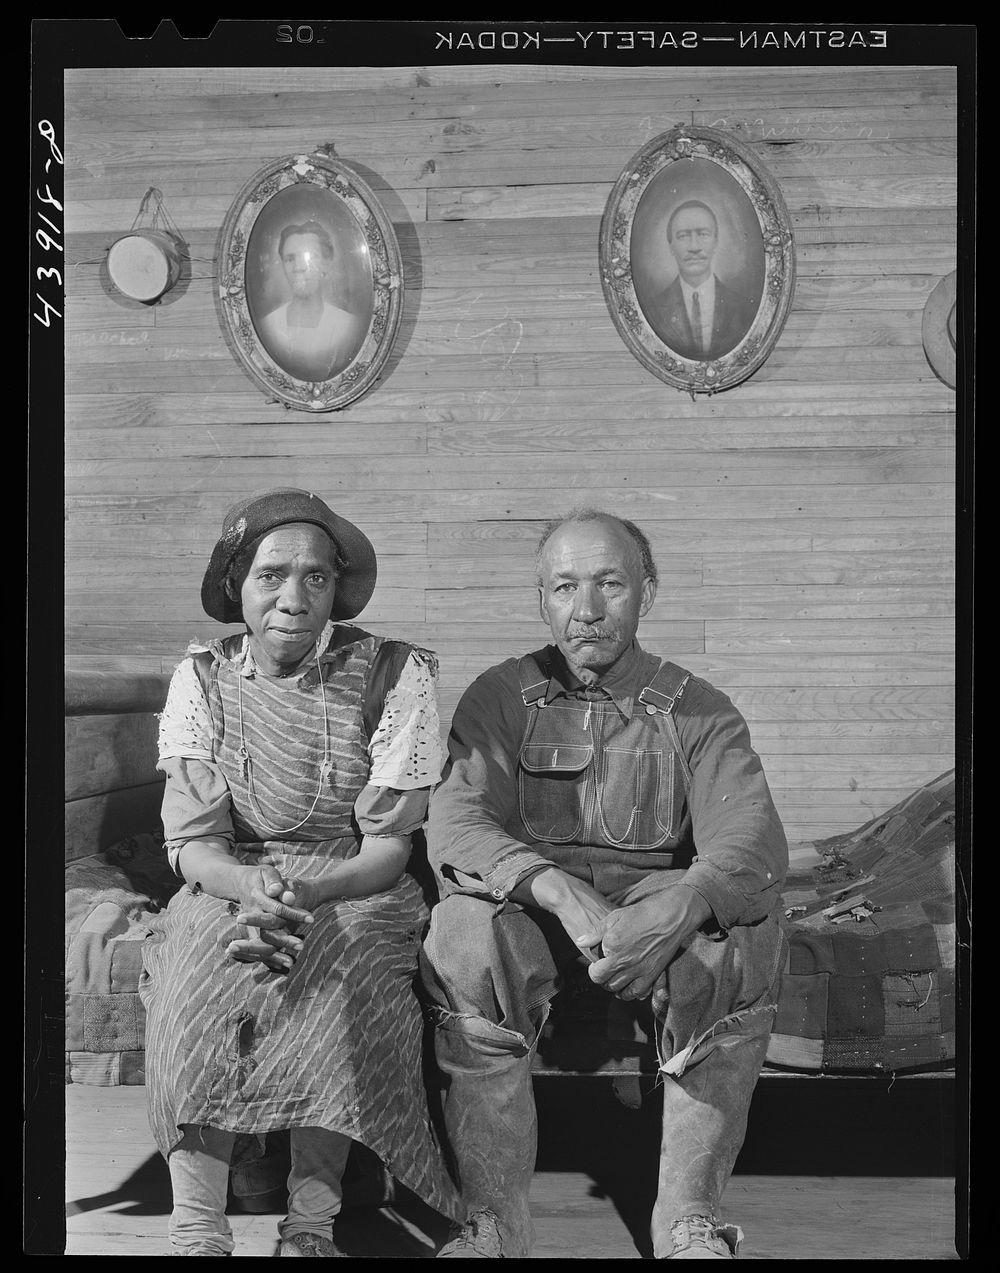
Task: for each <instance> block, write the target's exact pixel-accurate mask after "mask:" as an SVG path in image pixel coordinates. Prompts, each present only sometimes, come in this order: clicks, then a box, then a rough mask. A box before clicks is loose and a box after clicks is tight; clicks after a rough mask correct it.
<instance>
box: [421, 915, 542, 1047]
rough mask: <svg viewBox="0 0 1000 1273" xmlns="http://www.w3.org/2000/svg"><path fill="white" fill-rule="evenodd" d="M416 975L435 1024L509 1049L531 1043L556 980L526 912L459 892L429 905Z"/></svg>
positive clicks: (539, 937) (533, 923)
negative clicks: (424, 936)
mask: <svg viewBox="0 0 1000 1273" xmlns="http://www.w3.org/2000/svg"><path fill="white" fill-rule="evenodd" d="M420 974H421V978H422V980H423V984H424V989H425V990H426V992H427V996H428V998H429V999H430V1000H431V1002H432V1004H433V1005H434V1011H435V1014H436V1015H435V1020H436V1021H437V1023H438V1025H439V1028H440V1027H443V1028H451V1029H457V1030H461V1031H463V1032H465V1033H467V1034H470V1035H477V1036H481V1037H482V1038H484V1039H487V1038H489V1039H492V1040H493V1041H494V1042H495V1043H497V1045H498V1046H504V1047H506V1048H507V1049H508V1050H509V1049H510V1048H511V1047H514V1048H516V1047H518V1046H520V1047H522V1048H527V1047H530V1046H531V1044H532V1043H533V1042H534V1040H535V1038H536V1037H537V1033H538V1030H539V1028H540V1024H541V1021H542V1020H544V1016H545V1013H546V1012H547V1005H548V1002H549V1000H550V999H551V998H552V996H553V995H554V994H555V992H556V987H557V984H558V975H557V971H556V965H555V961H554V960H553V957H552V953H551V951H550V950H549V947H548V943H547V941H546V939H545V936H544V934H543V933H542V931H541V929H540V928H539V926H538V924H537V923H536V922H535V921H534V920H533V919H532V917H531V916H530V915H529V914H528V913H527V912H525V911H523V910H521V909H520V908H519V907H516V906H513V905H507V906H505V907H504V908H503V909H502V910H501V909H500V908H499V907H497V906H496V905H495V904H494V903H492V902H488V901H486V900H484V899H481V898H475V897H466V896H463V895H454V896H451V897H446V898H445V899H444V900H443V901H442V902H440V903H439V904H438V905H437V906H436V907H435V908H434V910H433V912H432V914H431V925H430V930H429V931H428V934H427V937H426V939H425V941H424V945H423V948H422V950H421V955H420ZM449 1022H450V1023H452V1024H451V1025H450V1026H448V1025H447V1023H449ZM475 1022H478V1023H480V1024H473V1023H475ZM489 1027H492V1029H491V1028H489Z"/></svg>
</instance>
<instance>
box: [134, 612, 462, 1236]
mask: <svg viewBox="0 0 1000 1273" xmlns="http://www.w3.org/2000/svg"><path fill="white" fill-rule="evenodd" d="M350 631H351V634H352V636H353V635H355V634H356V635H357V636H358V638H359V639H356V640H351V641H350V642H349V643H348V644H346V645H340V646H339V647H338V646H336V645H334V646H331V647H328V652H327V653H326V654H324V655H323V657H322V659H321V667H322V675H323V681H324V685H325V696H326V713H327V718H328V723H329V732H330V737H331V740H332V752H331V759H332V761H333V768H332V772H331V773H330V775H329V777H328V779H327V780H326V782H325V783H323V785H322V788H321V790H320V794H319V799H318V801H317V803H316V807H315V809H314V810H313V812H312V814H311V815H310V816H309V818H308V820H307V821H306V822H305V823H304V825H302V826H301V827H299V828H298V829H297V830H294V831H290V833H289V834H288V835H287V836H284V835H282V834H281V833H280V832H275V831H274V830H269V829H267V827H265V826H264V825H262V824H261V821H260V816H259V815H263V820H264V822H266V823H267V824H269V825H270V827H271V828H282V827H289V828H291V827H292V826H293V824H295V823H297V822H299V821H300V819H301V818H302V817H303V816H304V814H305V813H306V811H307V810H308V809H309V808H310V806H311V805H312V802H313V798H314V797H315V796H316V793H317V784H318V775H319V767H320V762H321V761H322V759H323V733H324V716H323V710H324V709H323V701H322V696H321V688H320V683H319V673H318V671H317V669H316V666H315V664H314V665H312V666H311V669H310V670H309V671H308V672H307V673H306V674H305V675H302V676H300V677H298V678H288V679H285V680H279V679H272V678H269V677H265V676H262V675H260V674H259V673H256V674H254V673H252V672H251V673H250V674H247V669H246V666H245V664H242V665H241V662H240V659H239V658H238V657H236V656H237V652H238V650H239V648H240V644H241V641H242V638H240V637H236V638H227V639H226V640H225V641H223V642H216V643H213V645H212V647H210V649H211V650H212V651H213V652H214V656H213V657H212V659H211V662H210V663H209V660H208V659H207V658H205V659H204V660H203V668H204V671H203V672H202V678H203V680H202V684H203V687H204V692H205V698H204V701H203V702H198V703H196V704H195V707H194V708H193V709H192V710H193V711H194V712H195V714H197V713H198V712H200V713H201V714H202V716H205V709H206V705H207V711H208V715H209V716H210V721H211V730H212V740H211V741H212V758H211V760H208V759H205V758H200V759H199V758H197V757H192V758H189V759H188V760H187V761H186V762H185V763H186V766H187V767H186V768H184V769H183V772H182V773H181V775H180V777H177V776H176V775H175V774H174V773H173V771H172V770H171V768H170V766H169V765H165V764H164V763H163V761H162V760H161V767H162V768H166V769H167V772H168V788H169V786H170V783H171V780H174V781H175V782H177V783H178V785H179V786H184V784H185V783H187V784H188V786H189V787H190V786H192V784H193V787H194V788H196V790H195V792H194V795H193V796H192V795H191V791H190V790H189V791H188V792H187V795H186V796H185V797H183V798H186V799H188V802H189V803H192V802H193V803H194V804H195V805H197V802H198V798H199V794H198V793H199V791H206V792H207V795H206V797H205V800H204V803H205V818H204V823H203V824H202V825H197V823H198V817H197V813H196V814H195V815H194V816H193V818H191V817H189V818H188V819H187V821H188V824H189V825H188V827H187V828H186V831H187V834H186V838H195V837H194V836H192V835H191V828H192V825H193V826H194V830H195V832H196V834H201V835H209V834H218V833H219V830H221V831H222V833H224V834H225V833H226V832H227V831H228V838H229V839H230V840H231V842H232V845H233V851H234V853H235V854H236V856H237V857H239V858H240V859H241V860H242V861H243V862H245V863H248V864H249V863H253V862H255V861H257V860H258V858H259V857H260V855H262V854H267V855H268V856H269V860H270V861H271V862H273V864H274V865H275V867H276V868H277V869H278V871H279V872H281V873H282V874H286V873H287V874H288V875H289V876H292V877H298V878H304V879H310V878H316V877H317V876H319V875H320V874H321V873H323V872H324V870H326V869H328V867H329V864H330V862H331V861H332V860H336V859H346V858H349V857H353V856H354V855H355V854H356V853H357V852H358V849H359V834H358V831H357V829H356V826H357V823H356V821H355V822H354V824H353V825H352V820H353V819H355V818H356V816H357V815H356V810H355V805H356V802H357V801H358V797H359V796H360V795H361V794H362V793H363V792H365V791H366V789H367V790H368V791H371V788H370V787H368V782H369V769H370V764H371V761H370V757H369V751H368V745H367V744H368V740H367V737H366V734H365V732H364V726H363V718H362V701H363V691H364V686H365V681H366V677H367V674H368V672H369V670H370V668H371V665H372V661H373V659H374V656H375V652H376V650H377V649H378V646H379V644H380V638H377V637H373V636H370V635H369V634H367V633H363V632H361V630H360V629H351V630H350ZM206 665H207V666H206ZM183 670H184V664H181V666H180V667H179V668H178V672H177V673H175V680H177V678H178V676H179V675H180V674H181V673H182V671H183ZM190 670H191V669H190V667H189V668H188V669H187V672H188V681H189V682H190V680H191V678H190ZM169 707H170V699H169V698H168V709H169ZM165 715H166V713H165ZM205 719H206V720H207V719H208V717H205ZM161 741H162V732H161ZM241 744H245V747H246V750H247V751H248V752H249V753H250V755H251V757H252V759H253V769H252V775H253V794H254V800H253V801H252V800H251V799H250V795H249V791H248V782H247V777H246V773H245V770H244V766H243V763H242V758H241V756H240V747H241ZM195 750H196V749H195ZM161 754H162V751H161ZM199 775H200V776H199ZM213 780H214V781H216V782H217V784H218V787H217V789H216V790H215V791H213V790H212V782H213ZM220 792H221V795H220ZM255 805H256V807H254V806H255ZM167 810H168V802H167V801H166V800H165V802H164V825H165V830H166V834H167V842H168V846H169V845H170V842H171V836H172V831H176V829H177V828H176V826H174V827H173V828H172V827H171V826H170V825H168V821H169V820H170V819H168V813H167ZM258 811H259V814H258ZM418 820H419V818H418ZM391 822H392V819H391V817H390V819H389V825H385V826H382V827H380V828H379V830H380V832H381V833H383V834H393V833H401V831H402V829H403V828H398V827H393V826H392V825H391ZM405 829H411V828H409V827H407V828H405ZM236 912H237V906H236V904H235V903H231V902H227V901H224V900H220V899H218V898H215V897H211V896H209V895H207V894H205V893H202V892H195V891H193V890H192V889H191V888H182V889H181V890H180V892H179V893H178V894H176V895H175V897H174V898H173V900H172V901H171V903H170V906H169V909H168V912H167V922H166V924H165V925H164V931H163V933H162V934H161V936H160V938H159V940H158V941H149V942H147V943H146V950H145V954H144V963H145V971H144V975H143V979H142V983H141V986H140V993H141V994H142V998H143V1001H144V1003H145V1006H146V1010H147V1027H146V1057H147V1061H146V1064H147V1069H146V1073H147V1078H146V1084H147V1095H148V1101H149V1117H150V1125H151V1127H152V1130H153V1134H154V1137H155V1139H156V1143H157V1145H158V1147H159V1148H160V1150H161V1152H162V1153H163V1154H164V1155H166V1154H168V1153H169V1152H170V1150H171V1148H172V1147H173V1146H174V1145H175V1144H176V1143H177V1142H178V1140H179V1139H180V1137H181V1134H182V1133H181V1130H180V1128H181V1125H182V1124H187V1123H191V1124H196V1125H203V1126H204V1125H207V1126H212V1127H217V1128H221V1129H224V1130H229V1131H235V1132H240V1133H252V1134H258V1135H262V1134H263V1133H266V1132H268V1131H278V1130H282V1129H286V1128H291V1127H323V1128H327V1129H329V1130H332V1131H337V1132H341V1133H342V1134H344V1135H346V1136H350V1137H351V1138H352V1139H354V1140H357V1141H360V1142H362V1143H363V1144H364V1145H367V1146H368V1147H369V1148H370V1149H371V1150H373V1151H374V1152H375V1153H376V1154H377V1155H378V1156H379V1158H380V1159H381V1160H382V1161H383V1162H384V1163H385V1165H386V1167H387V1168H388V1169H389V1171H390V1172H391V1173H392V1175H393V1176H394V1177H395V1178H396V1179H397V1180H398V1181H400V1182H401V1183H402V1184H404V1185H405V1186H407V1187H408V1188H409V1189H411V1190H413V1192H414V1193H416V1194H417V1195H418V1196H419V1197H421V1198H422V1199H424V1201H426V1202H427V1203H428V1204H429V1205H431V1206H432V1207H434V1208H435V1209H437V1210H438V1211H441V1212H443V1213H445V1214H448V1215H453V1214H455V1210H456V1198H455V1193H454V1189H453V1187H452V1185H451V1182H450V1179H449V1177H448V1175H447V1172H446V1169H445V1167H444V1163H443V1160H442V1157H441V1154H440V1151H439V1148H438V1145H437V1143H436V1140H435V1137H434V1134H433V1132H432V1129H431V1125H430V1121H429V1118H428V1113H427V1099H426V1093H425V1089H424V1084H423V1075H422V1063H421V1039H422V1018H421V1013H420V1009H419V1004H418V1002H417V999H416V997H415V995H414V977H415V974H416V969H417V954H418V950H419V945H420V940H421V935H422V931H423V928H424V924H425V921H426V918H427V908H426V906H425V903H424V901H423V896H422V893H421V890H420V888H419V886H418V885H417V883H416V882H415V881H414V880H413V879H412V877H411V876H409V875H407V874H404V875H403V876H402V878H401V879H400V880H399V882H398V883H397V884H396V885H395V886H394V887H393V888H392V889H390V890H388V891H387V892H384V893H380V894H377V895H375V896H372V897H362V898H356V899H351V900H344V901H337V902H328V903H326V904H324V905H323V906H321V907H320V908H319V909H318V910H317V912H316V916H315V920H316V922H315V923H314V924H313V925H312V926H311V927H310V928H309V929H308V931H307V932H306V934H305V940H304V946H303V950H302V953H301V954H300V955H299V957H298V959H297V960H296V962H295V964H294V966H293V968H292V970H291V971H290V972H288V973H285V974H281V973H275V972H272V971H270V970H269V969H268V968H266V967H265V966H264V965H262V964H259V963H249V964H248V963H240V962H237V961H235V960H233V959H230V958H228V957H227V956H226V955H225V949H226V946H227V945H228V943H229V942H230V941H232V940H233V939H236V938H241V937H244V938H245V937H246V936H247V930H246V928H244V927H242V926H241V925H239V924H237V923H236V919H235V914H236Z"/></svg>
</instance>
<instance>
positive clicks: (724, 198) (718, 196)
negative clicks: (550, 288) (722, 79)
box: [600, 125, 795, 397]
mask: <svg viewBox="0 0 1000 1273" xmlns="http://www.w3.org/2000/svg"><path fill="white" fill-rule="evenodd" d="M600 274H601V286H602V288H603V290H604V299H605V301H606V302H607V305H608V309H609V310H610V313H611V318H612V321H613V322H614V324H615V327H616V328H617V330H618V333H619V335H620V336H621V338H622V340H623V341H624V342H625V344H626V345H627V346H628V348H629V349H630V350H631V352H632V353H633V354H634V355H635V357H636V358H638V360H639V361H640V362H641V363H642V365H643V366H644V367H646V368H647V369H648V370H649V371H651V372H652V373H653V374H654V375H655V376H658V377H659V378H660V379H661V380H663V381H665V382H666V383H667V384H670V385H673V386H674V387H675V388H677V389H680V390H684V391H687V392H688V393H690V394H691V395H692V397H693V396H694V395H695V394H698V393H707V394H711V393H718V392H720V391H722V390H724V389H731V388H732V387H733V386H734V385H737V384H739V383H740V382H741V381H743V380H746V378H747V377H748V376H751V375H753V373H754V372H755V371H756V370H757V369H758V368H759V367H760V366H761V364H762V363H763V362H764V361H765V360H766V358H767V357H768V355H769V354H770V352H771V350H772V349H773V348H774V344H775V342H776V341H777V339H778V337H779V335H780V334H781V330H782V328H783V327H784V324H785V319H786V318H787V317H788V312H789V309H790V308H791V304H792V297H793V294H794V290H795V242H794V237H793V234H792V229H791V222H790V219H789V216H788V211H787V209H786V207H785V202H784V199H783V198H782V195H781V191H780V189H779V187H778V184H777V182H776V181H775V180H774V179H773V178H772V177H771V175H770V174H769V173H768V172H766V171H765V170H764V168H763V166H762V165H761V163H760V162H759V160H758V159H757V157H756V155H755V154H754V153H753V152H752V151H751V150H750V149H749V148H748V147H747V146H745V145H743V144H742V143H741V142H738V141H736V140H734V139H733V138H732V137H730V136H728V135H727V134H724V133H721V132H719V131H718V130H717V129H714V128H703V127H697V126H694V125H692V126H690V127H677V128H673V129H671V130H670V131H669V132H666V133H661V134H660V135H659V136H658V137H655V138H653V139H652V140H651V141H649V142H647V143H646V145H644V146H643V147H642V148H641V149H640V150H638V151H636V153H635V154H634V155H633V156H632V158H631V159H630V160H629V162H628V163H627V164H626V166H625V167H624V169H623V170H622V172H621V175H620V176H619V177H618V179H617V181H616V182H615V184H614V186H613V187H612V190H611V194H610V195H609V197H608V201H607V204H606V206H605V210H604V216H603V217H602V220H601V234H600ZM709 276H714V282H713V286H712V287H711V288H710V289H709V292H708V293H705V292H700V291H699V287H698V280H699V277H700V279H701V281H702V282H704V281H705V280H706V279H707V278H708V277H709ZM692 280H694V281H693V282H692ZM685 283H686V284H687V285H688V286H687V288H686V289H685V287H684V286H683V285H684V284H685ZM694 292H699V295H707V296H708V301H707V306H706V308H707V311H708V313H709V314H710V315H711V317H706V315H705V314H704V313H703V311H702V307H701V302H700V300H699V301H698V302H694V301H693V300H692V296H693V293H694ZM692 309H693V312H694V314H695V315H700V316H701V318H702V322H701V325H700V331H699V334H698V336H697V337H696V336H695V325H694V323H693V321H692Z"/></svg>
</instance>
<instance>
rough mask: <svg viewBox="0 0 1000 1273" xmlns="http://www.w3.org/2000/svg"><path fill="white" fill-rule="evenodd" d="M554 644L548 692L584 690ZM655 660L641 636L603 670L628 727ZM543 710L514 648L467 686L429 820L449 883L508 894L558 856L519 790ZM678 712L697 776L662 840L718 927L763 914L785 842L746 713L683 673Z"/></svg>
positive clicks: (437, 861) (781, 866) (784, 856)
mask: <svg viewBox="0 0 1000 1273" xmlns="http://www.w3.org/2000/svg"><path fill="white" fill-rule="evenodd" d="M549 653H550V655H551V656H552V657H551V659H550V680H549V685H548V689H547V690H546V694H545V699H546V702H548V703H554V702H558V701H560V700H561V699H563V698H567V699H572V698H574V697H578V696H579V695H580V692H581V687H580V686H579V684H578V683H577V682H576V681H575V679H574V678H573V676H572V674H571V673H570V672H569V671H568V669H567V668H566V665H565V663H564V662H563V660H562V659H561V657H560V656H559V655H558V653H557V652H556V651H553V650H551V649H550V651H549ZM657 665H658V660H656V659H655V658H651V656H649V655H647V654H645V652H644V651H643V650H642V649H641V648H640V647H639V645H638V643H633V645H632V647H631V648H630V650H628V651H626V653H625V654H624V655H623V656H622V658H621V659H619V661H618V662H617V663H616V664H615V666H614V667H613V668H612V669H610V671H609V673H608V675H607V676H606V677H604V678H602V679H601V680H600V681H598V688H599V689H600V690H603V691H605V695H606V696H607V697H608V698H610V699H611V700H612V701H613V703H614V705H615V707H616V708H617V709H618V715H620V718H621V720H622V728H623V729H624V727H625V724H626V723H627V722H628V721H629V720H631V719H632V716H633V707H634V704H635V701H636V699H637V697H638V695H639V694H640V693H641V691H642V689H643V688H644V686H645V685H647V684H648V683H649V681H650V680H651V679H652V673H654V672H655V670H656V667H657ZM592 694H593V691H592V690H591V691H589V692H587V695H586V696H587V697H591V696H592ZM537 710H539V709H537V708H534V707H528V706H526V705H525V702H524V700H523V698H522V696H521V686H520V680H519V676H518V670H517V661H516V660H514V659H509V660H507V661H506V662H505V663H501V664H499V665H498V666H497V667H494V668H491V669H490V670H489V671H487V672H485V673H483V675H482V676H480V677H479V678H478V679H477V680H476V681H475V682H474V683H473V684H472V685H471V686H470V687H469V689H468V690H467V691H466V692H465V694H464V695H463V696H462V700H461V702H460V703H459V705H458V708H457V710H456V712H455V716H454V719H453V723H452V728H451V734H450V737H449V747H448V750H449V760H448V763H447V765H446V767H445V772H444V777H443V779H442V782H441V784H440V786H439V787H438V788H437V790H436V791H435V793H434V795H433V797H432V799H431V805H430V815H429V824H428V848H429V852H430V857H431V861H432V864H433V865H434V867H435V869H436V871H437V872H438V875H439V877H440V878H441V880H442V883H443V886H444V889H445V890H446V891H448V892H467V893H473V894H479V895H483V896H489V897H492V898H493V899H494V900H496V901H500V900H502V899H503V898H505V897H507V895H508V894H509V893H510V891H511V889H513V888H514V887H515V885H516V884H518V883H519V882H520V881H521V880H523V879H526V878H527V877H528V876H529V875H531V874H533V873H534V872H536V871H538V870H539V869H541V868H543V867H545V866H550V865H557V863H556V862H554V861H553V859H552V858H551V857H549V856H546V848H547V846H546V845H545V844H544V843H539V842H538V838H537V837H536V836H533V835H532V834H531V833H530V831H529V830H528V829H527V827H526V825H525V822H524V820H523V804H522V801H521V799H520V798H519V786H518V769H519V758H520V752H521V746H522V740H523V739H524V737H525V731H526V727H527V725H528V720H529V713H531V712H534V711H537ZM673 717H674V721H675V723H676V728H677V734H678V738H679V741H680V745H681V750H682V752H683V755H684V758H685V760H686V762H687V766H688V767H689V769H690V775H691V781H690V788H689V790H688V792H687V795H686V798H685V801H686V807H685V809H684V810H683V816H682V817H681V818H680V820H679V823H678V825H677V827H676V829H675V831H676V833H675V835H674V836H673V837H672V838H671V839H670V840H669V842H668V843H666V844H665V845H664V846H663V848H664V851H666V852H668V853H670V854H671V855H672V856H673V859H674V864H676V863H687V864H688V865H687V870H686V873H685V875H684V876H683V879H682V881H681V882H682V883H683V884H685V885H687V886H689V887H690V888H693V889H695V890H696V891H697V892H698V893H700V894H701V896H702V897H703V898H704V899H705V901H706V902H708V904H709V905H710V906H711V908H712V911H713V913H714V914H715V917H716V919H717V921H718V923H719V924H720V926H721V927H723V928H731V927H733V926H734V925H736V924H750V923H755V922H757V921H759V920H761V919H763V918H764V917H765V916H767V915H768V914H769V913H770V912H771V910H772V909H773V907H774V906H775V904H776V902H777V900H778V897H779V894H780V890H781V886H782V884H783V882H784V877H785V871H786V869H787V864H788V848H787V844H786V840H785V835H784V831H783V829H782V826H781V822H780V820H779V818H778V814H777V811H776V810H775V808H774V803H773V801H772V799H771V794H770V791H769V790H768V786H767V780H766V778H765V777H764V770H763V767H762V765H761V762H760V758H759V756H758V755H757V753H756V752H755V751H754V750H753V747H752V746H751V743H750V734H749V730H748V728H747V724H746V721H745V720H744V719H743V717H742V715H741V714H740V713H739V712H738V711H737V710H736V708H735V707H734V706H733V704H732V702H731V701H730V700H729V699H728V698H727V697H726V695H725V694H722V693H721V692H720V691H719V690H716V689H715V688H714V687H713V686H711V685H709V684H708V682H706V681H703V680H701V679H699V678H697V677H692V678H691V679H690V681H689V682H688V683H687V685H686V687H685V690H684V694H683V697H682V698H681V699H680V700H679V702H678V703H677V705H676V706H675V708H674V711H673ZM596 780H597V781H598V783H599V782H600V781H601V779H600V775H599V774H598V775H597V776H596ZM560 847H561V851H564V850H565V845H562V846H560ZM656 857H657V855H653V856H652V857H651V858H650V868H651V869H656V868H655V866H654V861H655V859H656ZM629 858H630V860H632V861H635V858H636V855H635V854H634V853H631V854H629ZM660 864H662V858H661V859H660Z"/></svg>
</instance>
